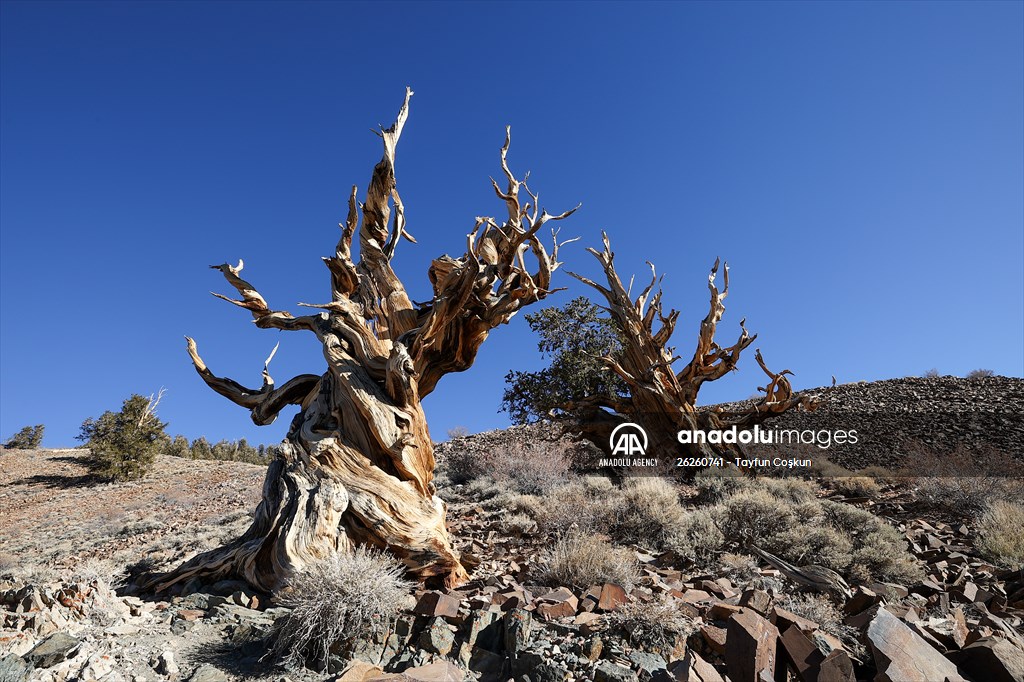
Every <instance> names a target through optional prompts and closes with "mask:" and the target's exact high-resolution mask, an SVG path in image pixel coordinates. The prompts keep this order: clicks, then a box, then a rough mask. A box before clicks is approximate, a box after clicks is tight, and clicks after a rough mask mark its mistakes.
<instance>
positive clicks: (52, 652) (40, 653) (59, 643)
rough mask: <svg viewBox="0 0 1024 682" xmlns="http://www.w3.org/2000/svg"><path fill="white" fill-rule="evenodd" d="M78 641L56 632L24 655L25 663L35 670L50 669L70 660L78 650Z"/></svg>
mask: <svg viewBox="0 0 1024 682" xmlns="http://www.w3.org/2000/svg"><path fill="white" fill-rule="evenodd" d="M79 644H80V642H79V640H78V639H76V638H75V637H72V636H71V635H69V634H66V633H64V632H56V633H54V634H52V635H50V636H49V637H47V638H46V639H44V640H43V641H42V642H40V643H39V644H37V645H36V646H35V647H34V648H33V649H32V650H31V651H29V652H28V653H27V654H25V661H26V662H27V663H29V664H30V665H34V666H35V667H37V668H50V667H52V666H55V665H57V664H58V663H60V662H61V661H63V660H65V659H67V658H71V656H73V655H74V653H75V652H76V651H77V650H78V647H79Z"/></svg>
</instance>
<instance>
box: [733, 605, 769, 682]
mask: <svg viewBox="0 0 1024 682" xmlns="http://www.w3.org/2000/svg"><path fill="white" fill-rule="evenodd" d="M726 632H727V636H726V638H725V663H726V666H727V668H728V671H729V679H730V680H732V682H757V681H758V680H760V679H762V673H767V674H768V676H769V677H771V676H772V675H773V674H774V672H775V648H776V643H777V642H778V639H779V630H778V628H776V627H775V626H774V625H772V624H771V623H770V622H769V621H768V620H766V619H765V618H762V617H761V616H759V615H758V614H757V613H755V612H754V611H752V610H749V609H747V610H744V611H741V612H740V613H736V614H733V616H732V617H731V618H729V626H728V628H727V629H726Z"/></svg>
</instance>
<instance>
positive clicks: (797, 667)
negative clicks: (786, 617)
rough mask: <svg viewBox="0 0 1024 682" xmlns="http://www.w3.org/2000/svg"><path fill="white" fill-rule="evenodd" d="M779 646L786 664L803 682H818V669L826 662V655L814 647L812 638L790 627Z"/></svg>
mask: <svg viewBox="0 0 1024 682" xmlns="http://www.w3.org/2000/svg"><path fill="white" fill-rule="evenodd" d="M779 644H780V645H781V648H782V653H783V654H784V655H785V658H786V662H787V663H789V665H790V667H791V668H793V670H794V671H795V672H796V676H797V677H798V678H799V679H800V680H801V682H816V680H817V679H818V667H819V666H820V665H821V662H822V661H824V660H825V655H824V654H823V653H821V652H820V651H819V650H818V647H816V646H814V642H812V641H811V638H810V637H808V636H807V635H805V634H804V633H803V632H801V631H800V628H798V627H796V626H795V625H790V626H789V627H788V628H786V629H785V630H784V631H783V632H782V634H781V635H780V636H779Z"/></svg>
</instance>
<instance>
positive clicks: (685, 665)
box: [668, 649, 725, 682]
mask: <svg viewBox="0 0 1024 682" xmlns="http://www.w3.org/2000/svg"><path fill="white" fill-rule="evenodd" d="M668 671H669V672H670V673H671V674H672V679H673V680H675V681H676V682H725V680H724V679H723V678H722V676H721V675H720V674H719V673H718V671H717V670H715V667H714V666H713V665H711V664H710V663H708V662H707V661H705V660H704V659H703V658H701V657H700V656H699V655H698V654H697V653H696V652H695V651H693V650H691V649H688V650H687V651H686V655H685V656H683V660H681V661H675V662H674V663H670V664H669V666H668Z"/></svg>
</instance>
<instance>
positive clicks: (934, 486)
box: [904, 443, 1024, 520]
mask: <svg viewBox="0 0 1024 682" xmlns="http://www.w3.org/2000/svg"><path fill="white" fill-rule="evenodd" d="M908 449H909V453H908V454H909V456H910V458H911V460H912V462H913V464H912V467H910V468H908V469H907V471H905V472H904V473H905V474H907V475H912V476H915V478H914V484H915V485H916V486H917V498H918V500H920V501H921V502H923V503H924V504H925V505H927V506H929V507H931V508H933V509H937V510H940V511H944V512H947V513H950V514H952V515H954V516H956V517H957V519H958V520H962V519H965V518H974V517H977V516H978V515H979V514H982V513H984V511H985V509H986V508H987V506H988V503H989V502H990V501H993V500H1004V501H1007V502H1016V503H1019V504H1024V465H1022V464H1021V463H1020V462H1018V461H1016V460H1015V459H1013V457H1011V456H1010V454H1009V453H1007V452H1002V451H997V450H993V449H989V450H986V451H985V452H981V453H972V452H970V451H969V450H967V449H966V448H964V447H960V448H958V449H956V450H954V451H953V452H949V453H938V452H936V451H935V450H933V449H930V448H928V447H927V446H924V445H921V444H919V443H915V444H912V445H910V446H909V447H908ZM921 474H924V475H921Z"/></svg>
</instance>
